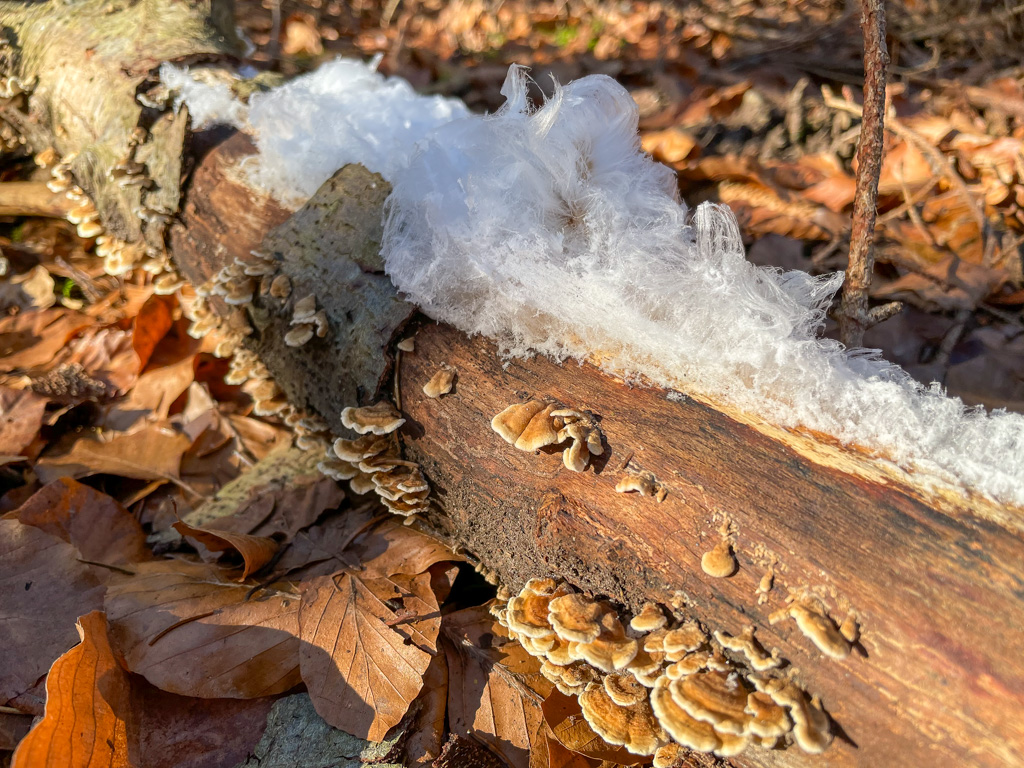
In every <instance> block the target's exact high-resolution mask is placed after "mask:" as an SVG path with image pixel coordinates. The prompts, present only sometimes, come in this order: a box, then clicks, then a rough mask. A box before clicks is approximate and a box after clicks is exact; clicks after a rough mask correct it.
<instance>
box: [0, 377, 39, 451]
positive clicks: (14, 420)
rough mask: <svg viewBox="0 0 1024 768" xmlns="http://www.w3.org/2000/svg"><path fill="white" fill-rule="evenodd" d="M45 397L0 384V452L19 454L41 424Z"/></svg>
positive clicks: (34, 435)
mask: <svg viewBox="0 0 1024 768" xmlns="http://www.w3.org/2000/svg"><path fill="white" fill-rule="evenodd" d="M45 411H46V398H45V397H40V396H39V395H37V394H36V393H35V392H33V391H32V390H30V389H11V388H10V387H2V386H0V454H10V455H15V456H17V455H19V454H20V453H21V452H22V451H23V450H24V449H25V448H27V447H28V446H29V444H30V443H31V442H32V441H33V440H35V439H36V436H37V435H38V434H39V428H40V427H41V426H42V425H43V414H44V412H45Z"/></svg>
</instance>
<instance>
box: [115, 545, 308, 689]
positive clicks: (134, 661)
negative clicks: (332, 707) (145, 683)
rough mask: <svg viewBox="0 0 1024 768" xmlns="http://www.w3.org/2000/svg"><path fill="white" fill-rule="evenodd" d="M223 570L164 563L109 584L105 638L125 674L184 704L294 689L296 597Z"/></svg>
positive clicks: (147, 566) (144, 565)
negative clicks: (255, 587) (254, 587)
mask: <svg viewBox="0 0 1024 768" xmlns="http://www.w3.org/2000/svg"><path fill="white" fill-rule="evenodd" d="M225 576H226V572H225V570H224V569H222V568H218V567H216V566H213V565H208V564H202V563H190V562H185V561H180V560H164V561H159V562H153V563H142V564H140V565H139V566H137V573H136V575H135V576H124V577H121V576H115V577H114V578H112V579H111V583H110V585H109V587H108V591H107V600H106V610H107V615H108V617H109V620H110V627H111V637H112V638H113V639H114V642H115V644H116V645H117V647H118V648H119V649H120V650H121V652H122V653H123V654H124V656H125V660H126V661H127V664H128V668H129V669H130V670H131V671H132V672H136V673H138V674H140V675H143V676H144V677H145V678H146V679H147V680H149V682H151V683H152V684H153V685H155V686H156V687H158V688H162V689H163V690H165V691H170V692H171V693H179V694H181V695H183V696H198V697H201V698H229V699H247V698H255V697H258V696H269V695H272V694H276V693H283V692H284V691H287V690H288V689H289V688H292V687H293V686H295V685H297V684H298V683H299V669H298V667H299V657H298V650H299V640H298V633H299V624H298V609H299V599H298V596H293V595H291V594H289V593H284V592H278V591H274V590H272V589H267V590H262V591H261V592H259V593H258V594H256V595H255V596H253V597H252V598H250V599H248V600H246V595H247V593H248V592H249V590H250V587H249V586H248V585H244V584H237V583H235V582H231V581H227V580H226V578H225Z"/></svg>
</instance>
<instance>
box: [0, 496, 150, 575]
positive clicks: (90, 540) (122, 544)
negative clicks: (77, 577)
mask: <svg viewBox="0 0 1024 768" xmlns="http://www.w3.org/2000/svg"><path fill="white" fill-rule="evenodd" d="M10 516H11V517H14V518H16V519H17V520H19V521H21V522H22V523H24V524H25V525H31V526H34V527H36V528H38V529H40V530H42V531H45V532H46V533H48V534H50V535H51V536H55V537H57V538H58V539H63V540H64V541H66V542H68V543H69V544H73V545H74V546H75V548H76V549H77V550H78V551H79V553H80V554H81V557H82V558H83V559H85V560H90V561H92V562H94V563H105V564H107V565H118V564H125V563H138V562H141V561H143V560H148V559H149V549H148V548H147V547H146V536H145V534H144V533H143V532H142V526H141V525H139V523H138V521H137V520H136V519H135V517H134V516H133V515H132V514H131V513H129V512H128V510H126V509H125V508H124V507H122V506H121V505H120V504H118V503H117V501H116V500H114V499H112V498H111V497H110V496H107V495H106V494H105V493H100V492H99V491H97V490H95V489H94V488H90V487H89V486H87V485H82V483H79V482H77V481H75V480H72V479H71V478H67V477H64V478H61V479H59V480H54V481H53V482H52V483H49V484H48V485H45V486H43V487H42V488H40V489H39V490H38V491H36V493H34V494H33V495H32V496H31V497H30V498H29V499H28V500H27V501H26V502H25V503H24V504H22V505H21V507H19V508H18V509H17V510H15V511H14V512H12V513H11V514H10Z"/></svg>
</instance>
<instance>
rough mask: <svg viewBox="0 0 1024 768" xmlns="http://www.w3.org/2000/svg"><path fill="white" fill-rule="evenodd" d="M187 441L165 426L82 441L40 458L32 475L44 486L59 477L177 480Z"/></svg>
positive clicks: (84, 438)
mask: <svg viewBox="0 0 1024 768" xmlns="http://www.w3.org/2000/svg"><path fill="white" fill-rule="evenodd" d="M189 445H190V441H189V439H188V438H187V437H186V436H185V435H183V434H181V433H180V432H175V431H174V430H173V429H171V428H170V427H168V426H165V425H164V424H160V423H154V424H152V425H149V426H147V427H146V428H145V429H142V430H139V431H138V432H132V433H131V434H128V435H118V436H116V437H114V438H112V439H110V440H108V441H105V442H104V441H102V440H97V439H95V438H92V437H83V438H80V439H79V440H76V441H75V443H74V444H73V445H72V446H71V449H70V450H69V451H67V452H65V453H62V454H58V455H53V454H51V455H47V456H44V457H42V458H41V459H40V460H39V462H38V463H37V464H36V473H37V474H38V475H39V479H40V480H42V481H43V482H44V483H48V482H50V481H52V480H56V479H58V478H61V477H73V478H79V477H86V476H88V475H97V474H100V473H106V474H111V475H120V476H121V477H131V478H134V479H136V480H156V479H161V478H162V479H170V478H177V477H178V470H179V467H180V465H181V456H182V454H183V453H185V451H186V450H187V449H188V447H189Z"/></svg>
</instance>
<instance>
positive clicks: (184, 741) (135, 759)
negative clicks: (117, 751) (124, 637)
mask: <svg viewBox="0 0 1024 768" xmlns="http://www.w3.org/2000/svg"><path fill="white" fill-rule="evenodd" d="M131 684H132V689H131V693H132V699H131V717H130V718H129V720H128V754H129V755H130V756H131V758H132V763H133V764H134V765H135V766H138V768H234V766H236V765H238V764H239V763H241V762H242V761H244V760H245V759H246V758H247V757H248V756H249V755H250V754H251V753H252V750H253V748H254V747H255V746H256V743H257V742H259V740H260V736H261V735H262V734H263V730H264V729H265V728H266V724H267V715H268V714H269V713H270V710H271V707H272V706H273V704H274V699H273V698H261V699H197V698H193V697H187V696H178V695H177V694H174V693H168V692H167V691H161V690H160V689H159V688H156V687H154V686H152V685H150V684H149V683H147V682H146V681H145V680H144V679H143V678H141V677H139V676H138V675H132V676H131Z"/></svg>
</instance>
